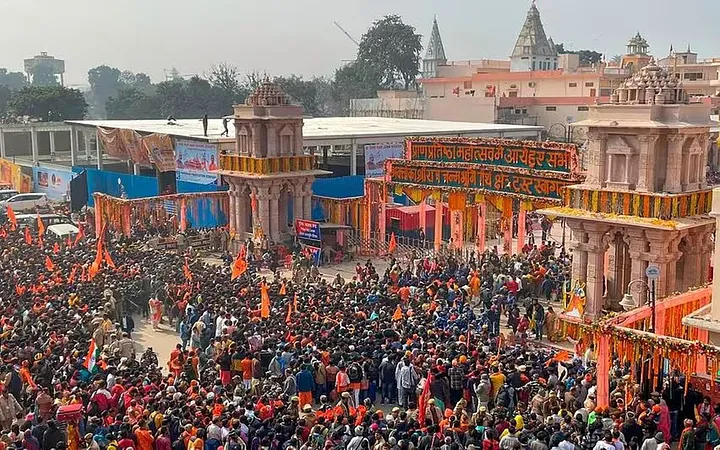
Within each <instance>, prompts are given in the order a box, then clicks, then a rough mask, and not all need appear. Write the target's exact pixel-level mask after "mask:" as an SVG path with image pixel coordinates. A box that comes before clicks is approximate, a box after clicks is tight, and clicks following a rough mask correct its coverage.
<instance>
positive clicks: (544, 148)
mask: <svg viewBox="0 0 720 450" xmlns="http://www.w3.org/2000/svg"><path fill="white" fill-rule="evenodd" d="M408 148H409V152H410V159H411V160H413V161H428V162H438V163H468V164H482V165H487V166H500V167H513V168H516V169H527V170H550V171H554V172H562V173H568V174H569V173H570V172H571V171H572V169H573V164H574V158H575V154H576V152H577V148H576V147H575V145H573V144H561V143H558V142H535V141H521V140H513V139H494V138H472V139H470V138H457V139H451V138H444V139H443V140H434V139H418V140H412V139H408ZM366 158H367V156H366Z"/></svg>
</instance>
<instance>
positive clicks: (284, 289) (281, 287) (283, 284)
mask: <svg viewBox="0 0 720 450" xmlns="http://www.w3.org/2000/svg"><path fill="white" fill-rule="evenodd" d="M278 294H280V295H285V294H287V289H286V288H285V282H284V281H283V283H282V285H280V292H278Z"/></svg>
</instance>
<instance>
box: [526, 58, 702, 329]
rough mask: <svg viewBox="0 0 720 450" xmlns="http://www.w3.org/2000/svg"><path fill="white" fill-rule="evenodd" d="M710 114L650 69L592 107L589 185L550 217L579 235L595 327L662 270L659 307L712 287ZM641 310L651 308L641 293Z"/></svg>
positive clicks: (576, 247)
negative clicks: (651, 271)
mask: <svg viewBox="0 0 720 450" xmlns="http://www.w3.org/2000/svg"><path fill="white" fill-rule="evenodd" d="M710 125H711V123H710V109H709V106H705V105H703V104H699V103H698V104H690V103H688V96H687V93H686V92H685V90H684V89H683V86H682V84H681V83H680V82H679V81H678V80H677V79H676V77H675V76H673V75H672V74H670V73H669V72H668V71H667V70H666V69H663V68H660V67H658V66H656V65H655V64H654V63H652V62H651V63H650V64H649V65H648V66H646V67H644V68H642V69H641V70H639V71H637V72H636V73H635V74H634V75H633V76H631V77H630V78H628V79H627V80H626V81H625V82H624V83H623V84H622V85H621V86H620V87H619V88H618V89H617V90H616V92H615V93H613V95H612V96H611V103H610V104H604V105H595V106H591V107H590V112H589V117H588V119H587V120H584V121H582V122H577V123H575V124H573V126H582V127H587V128H588V145H587V155H586V159H585V161H586V165H587V167H588V173H587V178H586V181H585V183H584V184H581V185H575V186H570V187H568V188H566V189H567V191H566V193H565V207H563V208H550V209H547V210H541V211H540V212H544V213H546V214H549V215H553V216H559V217H563V218H565V221H566V223H567V225H568V226H569V227H570V229H571V230H572V234H573V236H572V244H571V248H572V254H573V273H572V277H573V281H574V282H575V281H580V282H581V283H586V284H587V288H586V292H587V305H586V307H585V316H586V318H587V319H591V320H594V319H597V318H598V317H599V316H600V314H601V312H602V310H603V309H608V308H609V307H613V306H615V305H617V303H618V301H619V300H620V299H621V298H622V296H623V294H624V293H625V292H626V290H627V287H628V284H629V283H630V281H633V280H637V279H640V280H643V281H647V280H646V277H645V269H646V268H647V267H648V265H650V264H652V265H656V266H658V267H659V268H660V277H659V278H658V280H657V283H656V284H657V298H663V297H665V296H667V295H669V294H671V293H673V292H676V291H684V290H686V289H688V288H689V287H692V286H698V285H700V284H702V283H704V282H707V280H708V278H709V268H710V254H711V251H712V248H711V247H712V245H711V235H712V233H713V232H714V229H715V222H714V220H713V219H712V218H711V217H710V216H709V215H708V213H709V212H710V207H711V193H710V190H709V189H708V188H707V185H706V182H705V167H706V166H707V160H706V158H707V156H706V155H707V154H708V152H707V151H706V150H707V146H708V142H709V134H710ZM631 293H632V294H633V297H634V300H635V304H636V305H642V304H644V303H645V301H646V298H647V291H646V288H645V287H644V286H643V284H642V283H635V284H633V289H632V291H631Z"/></svg>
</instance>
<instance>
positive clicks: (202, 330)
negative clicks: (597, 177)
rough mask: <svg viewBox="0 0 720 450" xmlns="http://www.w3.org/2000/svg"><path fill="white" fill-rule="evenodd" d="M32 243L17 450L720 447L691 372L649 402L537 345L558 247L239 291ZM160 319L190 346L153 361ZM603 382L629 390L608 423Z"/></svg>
mask: <svg viewBox="0 0 720 450" xmlns="http://www.w3.org/2000/svg"><path fill="white" fill-rule="evenodd" d="M28 234H29V232H25V231H24V230H15V231H11V230H10V229H9V226H8V225H5V226H4V227H3V228H2V230H0V274H1V277H0V326H1V327H2V329H1V334H0V346H1V347H0V356H2V364H3V367H2V369H3V371H2V375H3V377H4V378H2V379H1V380H0V381H2V384H1V386H2V387H1V391H2V392H1V393H0V428H2V430H1V431H2V433H1V435H0V450H9V449H13V450H19V449H20V448H24V449H27V450H52V449H57V450H62V449H70V450H80V449H90V450H130V449H132V450H171V449H172V450H217V449H219V448H221V447H222V449H223V450H243V449H246V448H249V449H251V450H287V449H293V450H299V449H300V450H308V449H326V450H370V449H372V450H412V449H418V450H430V449H441V450H465V449H467V450H479V449H482V450H499V449H502V450H520V449H528V450H574V449H576V448H577V449H578V450H580V449H582V450H625V449H632V450H636V449H639V450H658V449H667V448H669V443H671V442H674V441H677V442H678V443H679V444H678V445H679V446H681V447H682V450H705V447H710V446H714V445H717V444H718V443H720V433H718V429H719V425H720V414H719V413H720V408H717V407H713V406H712V405H711V404H710V403H711V402H710V401H709V399H706V398H703V397H702V395H700V394H698V393H697V391H694V390H693V389H692V386H691V385H690V386H688V388H687V389H688V390H687V392H685V391H683V388H684V386H685V382H684V379H683V378H682V375H679V374H678V376H677V377H674V378H672V379H671V380H669V381H668V383H667V386H666V387H665V388H663V389H660V392H647V389H645V390H643V389H639V388H638V387H637V386H628V385H627V384H626V382H625V381H626V378H625V377H624V375H625V371H626V370H627V369H626V368H625V367H624V366H622V365H621V364H619V363H617V364H615V366H613V368H612V372H611V373H609V374H608V373H597V372H596V366H595V364H594V362H593V357H592V351H591V350H592V347H589V349H588V351H587V352H584V353H583V355H567V356H565V355H563V353H562V352H560V353H558V352H557V351H551V350H549V349H546V348H545V347H541V346H539V345H537V342H536V341H540V340H541V339H543V338H544V337H546V338H550V339H555V338H556V337H557V335H558V326H557V316H556V312H554V311H553V310H552V307H551V306H550V305H549V303H548V302H547V300H548V299H550V298H551V297H552V296H553V293H554V292H558V291H559V290H560V289H561V285H562V283H564V282H565V280H566V279H567V274H568V267H569V264H570V259H569V257H568V255H566V254H565V253H564V252H563V251H561V250H559V249H556V248H555V247H554V246H552V245H544V244H543V245H539V246H532V247H528V248H527V251H526V252H525V253H524V254H522V255H519V256H510V255H499V254H498V253H497V251H495V250H494V249H493V250H488V251H487V252H485V253H484V254H481V255H471V256H470V258H469V259H468V260H466V261H460V260H455V259H453V258H452V257H448V258H447V259H444V260H437V259H430V258H415V259H413V260H412V261H411V262H410V263H406V264H401V263H399V262H397V261H395V260H392V261H390V264H389V266H388V268H387V270H384V271H378V270H377V268H376V267H375V266H374V265H373V263H372V262H371V261H367V262H364V263H363V262H359V263H358V264H357V267H356V275H355V276H354V277H353V278H352V279H351V280H345V279H343V278H342V276H340V275H339V274H338V275H337V276H336V277H335V278H334V279H333V280H332V281H325V280H320V281H315V280H312V281H310V280H305V279H301V280H296V281H295V282H293V281H292V280H289V279H284V278H282V277H281V276H280V275H279V274H277V273H271V272H269V271H260V272H258V273H257V274H255V273H250V272H247V273H245V274H242V275H240V276H238V277H236V278H235V279H234V280H232V279H231V278H232V276H231V273H232V268H231V267H230V264H228V265H211V264H206V263H203V262H201V261H199V260H195V259H193V258H186V257H185V256H184V255H181V254H175V253H168V252H163V251H157V250H152V249H150V248H148V247H147V246H146V245H144V243H143V242H142V241H141V240H140V241H133V240H127V239H122V240H115V239H113V238H112V237H111V236H107V237H105V238H104V239H103V240H102V241H103V242H100V243H98V242H96V241H95V239H93V238H90V237H85V238H82V239H79V240H78V241H77V242H70V241H67V242H53V241H52V240H51V239H50V237H46V238H45V241H44V242H43V243H42V244H40V243H39V242H38V239H37V234H36V233H34V232H33V233H30V236H28ZM87 234H91V233H90V231H89V230H88V233H87ZM28 237H29V238H30V239H28ZM98 255H101V258H100V259H101V261H100V264H98ZM98 265H99V266H101V267H100V270H99V271H98V270H97V269H98ZM142 321H148V322H149V323H151V324H152V327H153V328H161V327H164V328H167V327H168V326H171V327H172V328H173V329H175V330H176V332H177V337H178V339H177V341H178V344H177V347H176V349H175V350H174V351H172V353H171V354H170V355H163V354H160V355H157V354H155V353H154V352H153V351H152V349H147V351H142V350H140V349H139V348H138V346H137V345H136V344H135V343H134V342H133V333H134V332H135V331H136V325H137V324H138V323H139V322H142ZM501 327H503V330H504V331H503V332H502V333H501V331H502V330H501ZM505 327H507V328H505ZM148 332H149V333H153V331H148ZM598 377H610V379H611V389H612V392H611V397H612V398H611V400H610V402H609V404H610V406H609V407H608V408H603V407H601V406H599V405H600V404H601V403H604V402H599V401H598V399H597V378H598Z"/></svg>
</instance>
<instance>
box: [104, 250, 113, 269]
mask: <svg viewBox="0 0 720 450" xmlns="http://www.w3.org/2000/svg"><path fill="white" fill-rule="evenodd" d="M105 264H107V265H108V267H110V268H111V269H114V268H115V261H113V260H112V258H111V257H110V253H109V252H108V251H107V250H105Z"/></svg>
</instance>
